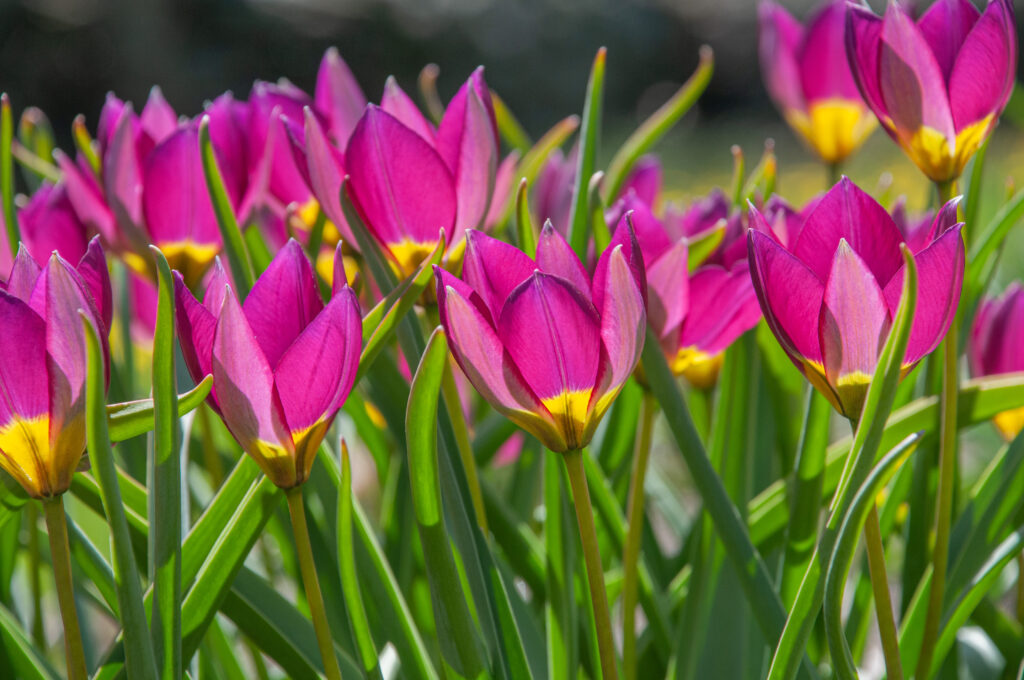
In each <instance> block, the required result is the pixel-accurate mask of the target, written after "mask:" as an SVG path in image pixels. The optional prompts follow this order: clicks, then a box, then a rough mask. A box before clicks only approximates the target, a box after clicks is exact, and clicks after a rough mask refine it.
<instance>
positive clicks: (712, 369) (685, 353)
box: [670, 347, 723, 390]
mask: <svg viewBox="0 0 1024 680" xmlns="http://www.w3.org/2000/svg"><path fill="white" fill-rule="evenodd" d="M722 358H723V357H722V352H719V353H718V354H708V353H707V352H703V351H701V350H699V349H697V348H696V347H683V348H682V349H680V350H679V351H678V352H676V355H675V357H674V358H673V359H672V360H671V362H670V368H671V369H672V372H673V373H675V374H676V375H681V376H683V377H684V378H686V380H687V381H688V382H689V383H690V384H691V385H693V386H694V387H696V388H697V389H700V390H709V389H711V388H712V387H714V386H715V383H716V382H718V373H719V372H720V371H721V370H722Z"/></svg>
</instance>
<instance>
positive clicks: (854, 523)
mask: <svg viewBox="0 0 1024 680" xmlns="http://www.w3.org/2000/svg"><path fill="white" fill-rule="evenodd" d="M920 441H921V435H920V433H919V434H914V435H911V436H909V437H907V438H906V439H904V440H903V441H902V442H900V443H899V444H898V445H897V446H896V448H894V449H893V450H892V451H890V452H889V453H888V454H886V455H885V457H883V458H882V460H881V462H879V463H878V465H877V466H875V468H874V470H872V471H871V474H870V475H868V478H867V479H866V480H864V483H863V484H862V485H861V487H860V489H858V490H857V493H856V495H855V496H854V497H853V501H851V503H850V509H849V511H848V512H847V513H846V517H845V519H843V523H842V526H841V527H840V529H839V533H838V534H837V536H836V544H835V549H834V550H833V552H832V559H831V560H830V561H829V565H828V571H827V573H826V579H825V599H824V607H825V632H826V634H827V635H828V646H829V650H830V652H831V655H832V663H833V665H834V666H841V668H840V669H839V671H838V672H839V675H840V677H857V668H856V666H855V664H854V661H853V656H852V655H851V654H850V647H849V645H848V644H847V643H846V636H845V635H844V634H843V620H842V616H843V595H844V592H845V589H846V580H847V576H848V574H849V572H850V566H851V565H852V564H853V555H854V551H856V549H857V544H858V543H859V541H860V537H861V532H862V531H863V528H864V522H865V520H866V519H867V517H868V512H869V511H870V510H871V508H872V507H874V504H875V503H876V498H877V496H878V493H879V491H881V489H882V487H883V486H885V484H886V483H888V481H889V480H890V479H891V478H892V476H893V475H894V474H896V470H897V468H899V467H900V466H901V465H902V464H903V462H904V461H906V459H907V457H908V456H910V454H911V453H912V452H913V451H914V449H915V448H916V446H917V444H918V442H920Z"/></svg>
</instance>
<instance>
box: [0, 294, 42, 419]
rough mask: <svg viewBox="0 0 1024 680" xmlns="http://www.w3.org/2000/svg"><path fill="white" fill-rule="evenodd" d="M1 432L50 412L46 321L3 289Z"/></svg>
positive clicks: (0, 302) (0, 310)
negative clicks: (17, 420)
mask: <svg viewBox="0 0 1024 680" xmlns="http://www.w3.org/2000/svg"><path fill="white" fill-rule="evenodd" d="M0 327H2V328H3V329H4V334H3V340H2V342H0V431H2V430H3V429H4V428H6V426H7V425H8V424H9V423H10V422H11V421H12V420H13V419H14V418H15V417H18V418H22V419H30V418H33V417H35V416H45V415H47V414H48V413H49V411H50V396H49V394H50V393H49V389H48V387H47V380H46V375H47V374H46V323H45V322H44V321H43V319H42V318H41V317H40V316H39V315H38V314H36V312H35V311H33V310H32V309H31V308H30V307H29V306H28V304H27V303H25V302H24V301H23V300H20V299H18V298H16V297H14V296H13V295H8V294H7V293H5V292H3V291H0Z"/></svg>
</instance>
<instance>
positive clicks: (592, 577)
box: [562, 449, 618, 680]
mask: <svg viewBox="0 0 1024 680" xmlns="http://www.w3.org/2000/svg"><path fill="white" fill-rule="evenodd" d="M562 455H563V458H564V459H565V468H566V470H567V471H568V473H569V483H570V485H571V486H572V497H573V507H574V509H575V510H576V522H577V524H578V525H579V529H580V541H581V543H582V544H583V558H584V560H585V561H586V565H587V581H588V582H589V584H590V596H591V599H592V600H593V605H594V627H595V628H596V629H597V647H598V652H599V653H600V656H601V675H602V677H603V678H604V680H615V679H616V678H618V670H617V669H616V666H615V643H614V641H613V640H612V622H611V616H610V615H609V614H608V591H607V589H606V587H605V584H604V568H603V567H602V566H601V553H600V551H599V550H598V547H597V531H596V529H595V528H594V509H593V507H592V506H591V504H590V490H589V489H588V488H587V475H586V472H585V471H584V468H583V451H582V449H575V450H572V451H566V452H565V453H564V454H562Z"/></svg>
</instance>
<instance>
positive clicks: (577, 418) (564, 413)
mask: <svg viewBox="0 0 1024 680" xmlns="http://www.w3.org/2000/svg"><path fill="white" fill-rule="evenodd" d="M591 393H592V390H589V389H586V390H567V391H565V392H562V393H561V394H559V395H557V396H554V397H548V398H546V399H541V403H542V404H544V408H546V409H547V410H548V412H549V413H550V414H551V416H552V417H553V418H554V419H555V423H556V424H557V426H558V428H559V429H560V430H561V431H562V436H563V438H564V439H565V443H566V446H567V450H573V449H579V448H582V447H583V446H586V444H587V442H586V441H585V437H584V433H585V432H586V430H587V421H588V415H589V413H588V412H589V410H590V396H591Z"/></svg>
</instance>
